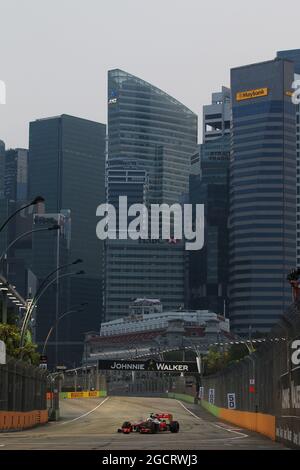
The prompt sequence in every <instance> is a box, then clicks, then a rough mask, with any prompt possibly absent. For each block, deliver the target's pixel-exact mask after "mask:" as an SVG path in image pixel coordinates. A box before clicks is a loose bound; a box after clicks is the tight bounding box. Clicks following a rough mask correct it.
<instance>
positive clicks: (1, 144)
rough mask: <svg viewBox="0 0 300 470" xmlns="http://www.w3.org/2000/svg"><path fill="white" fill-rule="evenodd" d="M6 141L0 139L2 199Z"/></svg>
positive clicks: (0, 196)
mask: <svg viewBox="0 0 300 470" xmlns="http://www.w3.org/2000/svg"><path fill="white" fill-rule="evenodd" d="M4 168H5V143H4V142H3V140H0V199H1V198H3V197H4V172H5V170H4Z"/></svg>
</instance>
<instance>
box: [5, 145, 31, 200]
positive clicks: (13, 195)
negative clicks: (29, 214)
mask: <svg viewBox="0 0 300 470" xmlns="http://www.w3.org/2000/svg"><path fill="white" fill-rule="evenodd" d="M4 171H5V173H4V195H5V197H6V198H7V199H8V200H10V201H16V202H17V201H27V198H28V150H26V149H9V150H7V151H6V152H5V169H4Z"/></svg>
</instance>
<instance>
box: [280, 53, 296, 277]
mask: <svg viewBox="0 0 300 470" xmlns="http://www.w3.org/2000/svg"><path fill="white" fill-rule="evenodd" d="M277 57H279V58H281V59H287V60H291V61H292V62H293V63H294V79H295V80H298V81H299V83H300V49H292V50H288V51H279V52H277ZM291 91H294V90H291ZM295 109H296V154H297V188H296V191H297V260H296V265H297V267H298V268H300V105H299V104H297V105H295Z"/></svg>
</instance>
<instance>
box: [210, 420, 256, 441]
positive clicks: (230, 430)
mask: <svg viewBox="0 0 300 470" xmlns="http://www.w3.org/2000/svg"><path fill="white" fill-rule="evenodd" d="M212 425H213V426H215V427H216V428H219V429H224V430H225V431H228V432H234V433H235V434H238V435H239V437H234V438H233V439H242V438H245V437H248V434H244V433H243V432H240V431H235V430H234V429H230V428H226V427H225V426H220V425H219V424H214V423H212Z"/></svg>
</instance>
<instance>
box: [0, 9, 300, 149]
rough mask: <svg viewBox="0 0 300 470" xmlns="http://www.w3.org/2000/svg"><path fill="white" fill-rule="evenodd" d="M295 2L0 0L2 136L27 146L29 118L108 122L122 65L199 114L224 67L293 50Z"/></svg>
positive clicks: (298, 40) (223, 79) (298, 31)
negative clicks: (113, 78) (110, 79)
mask: <svg viewBox="0 0 300 470" xmlns="http://www.w3.org/2000/svg"><path fill="white" fill-rule="evenodd" d="M299 13H300V2H299V0H284V1H275V0H252V1H251V2H245V1H241V0H226V1H224V0H214V1H203V0H0V80H4V81H5V82H6V86H7V104H6V105H0V139H2V140H4V141H5V142H6V145H7V147H27V146H28V124H29V122H30V121H31V120H34V119H37V118H42V117H47V116H54V115H58V114H62V113H67V114H72V115H75V116H80V117H84V118H87V119H92V120H96V121H100V122H106V108H107V106H106V102H107V98H106V83H107V70H109V69H110V68H121V69H124V70H126V71H127V72H130V73H132V74H134V75H137V76H139V77H140V78H143V79H144V80H146V81H149V82H150V83H153V84H154V85H156V86H158V87H159V88H161V89H162V90H164V91H166V92H167V93H169V94H171V95H172V96H174V97H175V98H177V99H178V100H179V101H181V102H182V103H184V104H185V105H186V106H188V107H189V108H191V109H192V110H193V111H195V112H196V113H198V114H201V109H202V105H203V104H207V103H209V101H210V95H211V92H213V91H218V90H219V88H220V87H221V85H222V84H223V85H227V86H229V71H230V68H231V67H235V66H238V65H244V64H247V63H253V62H258V61H263V60H268V59H272V58H273V57H274V56H275V53H276V51H277V50H282V49H295V48H300V26H299V17H300V15H299Z"/></svg>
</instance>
